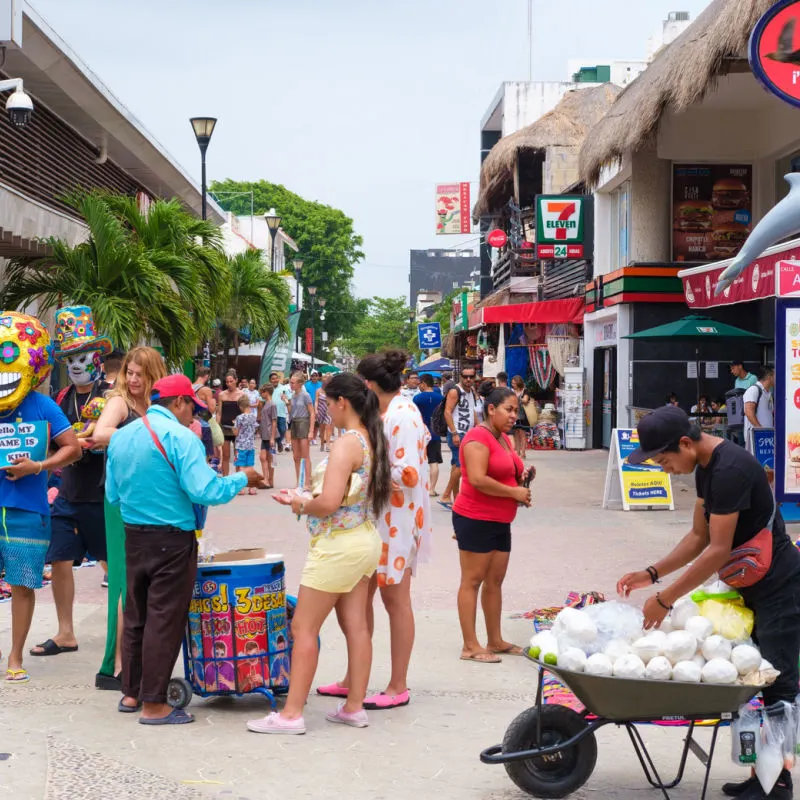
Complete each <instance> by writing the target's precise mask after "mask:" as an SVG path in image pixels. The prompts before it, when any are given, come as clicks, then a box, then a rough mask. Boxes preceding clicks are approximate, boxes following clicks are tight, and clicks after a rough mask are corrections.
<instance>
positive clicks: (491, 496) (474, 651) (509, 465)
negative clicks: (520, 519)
mask: <svg viewBox="0 0 800 800" xmlns="http://www.w3.org/2000/svg"><path fill="white" fill-rule="evenodd" d="M481 395H483V397H484V409H485V411H484V420H483V422H482V423H481V424H480V425H478V426H477V427H475V428H473V429H472V430H471V431H470V432H469V433H468V434H467V435H466V436H465V437H464V438H463V440H462V442H461V466H462V473H461V491H460V492H459V493H458V497H457V499H456V502H455V504H454V506H453V529H454V530H455V534H456V539H457V540H458V549H459V557H460V560H461V585H460V586H459V589H458V617H459V620H460V622H461V632H462V635H463V637H464V646H463V649H462V651H461V658H462V660H464V661H477V662H480V663H488V664H494V663H497V662H499V661H501V660H502V659H501V658H500V654H501V653H506V654H508V655H521V654H522V650H521V648H519V647H517V646H516V645H514V644H511V643H510V642H507V641H506V640H505V639H503V636H502V633H501V630H500V615H501V611H502V607H503V595H502V587H503V579H504V578H505V576H506V570H507V569H508V559H509V556H510V553H511V523H512V522H513V520H514V518H515V517H516V515H517V508H518V506H519V504H520V503H522V504H523V505H525V506H530V504H531V490H530V489H529V488H528V484H529V483H530V481H531V480H532V479H533V477H534V476H535V475H536V469H535V467H533V466H530V467H528V468H527V469H526V468H525V464H524V463H523V461H522V459H520V457H519V456H518V455H517V454H516V452H515V450H514V444H513V442H512V441H511V439H510V438H509V437H508V435H507V434H508V432H509V431H510V430H511V429H512V428H513V426H514V423H515V422H516V421H517V415H518V414H519V413H520V411H519V403H518V401H517V397H516V395H515V394H514V392H513V391H512V390H511V389H509V388H508V387H499V388H497V389H495V388H493V387H492V385H491V384H489V383H486V384H484V385H483V386H481ZM479 590H481V593H482V596H481V604H482V606H483V613H484V617H485V620H486V632H487V636H488V643H487V646H486V647H482V646H481V645H480V643H479V642H478V637H477V634H476V632H475V616H476V614H477V609H478V591H479Z"/></svg>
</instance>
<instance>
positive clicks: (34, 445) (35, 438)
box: [0, 421, 50, 469]
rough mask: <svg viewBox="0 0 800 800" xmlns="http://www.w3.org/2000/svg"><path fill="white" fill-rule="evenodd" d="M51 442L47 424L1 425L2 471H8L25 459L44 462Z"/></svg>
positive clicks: (0, 456) (22, 423)
mask: <svg viewBox="0 0 800 800" xmlns="http://www.w3.org/2000/svg"><path fill="white" fill-rule="evenodd" d="M49 442H50V425H49V423H47V422H44V421H41V422H4V423H2V424H0V469H8V467H12V466H14V464H15V463H16V462H17V461H19V460H20V459H23V458H29V459H30V460H31V461H44V460H45V459H46V458H47V447H48V444H49Z"/></svg>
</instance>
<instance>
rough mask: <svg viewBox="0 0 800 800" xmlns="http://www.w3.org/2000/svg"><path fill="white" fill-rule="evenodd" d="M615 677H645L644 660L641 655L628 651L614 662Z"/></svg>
mask: <svg viewBox="0 0 800 800" xmlns="http://www.w3.org/2000/svg"><path fill="white" fill-rule="evenodd" d="M614 677H615V678H632V679H641V678H644V662H643V661H642V659H641V658H639V656H637V655H634V654H633V653H628V655H626V656H622V657H621V658H618V659H617V660H616V661H615V662H614Z"/></svg>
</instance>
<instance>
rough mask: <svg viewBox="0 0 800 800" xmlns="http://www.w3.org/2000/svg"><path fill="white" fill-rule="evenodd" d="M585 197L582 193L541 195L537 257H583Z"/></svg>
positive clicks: (537, 209) (538, 208) (538, 207)
mask: <svg viewBox="0 0 800 800" xmlns="http://www.w3.org/2000/svg"><path fill="white" fill-rule="evenodd" d="M584 199H585V198H583V197H582V196H581V195H560V196H555V195H544V194H541V195H537V197H536V257H537V258H554V259H556V258H557V259H561V258H583V221H584V209H585V203H584Z"/></svg>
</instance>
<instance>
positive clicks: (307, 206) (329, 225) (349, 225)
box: [211, 179, 364, 351]
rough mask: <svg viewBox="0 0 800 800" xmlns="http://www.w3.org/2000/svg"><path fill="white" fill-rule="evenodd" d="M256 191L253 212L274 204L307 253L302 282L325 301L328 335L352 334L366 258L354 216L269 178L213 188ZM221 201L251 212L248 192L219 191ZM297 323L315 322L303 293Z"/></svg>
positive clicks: (227, 182)
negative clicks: (356, 283)
mask: <svg viewBox="0 0 800 800" xmlns="http://www.w3.org/2000/svg"><path fill="white" fill-rule="evenodd" d="M251 190H252V191H253V208H254V213H255V214H265V213H266V212H267V211H269V210H270V209H271V208H274V209H275V210H276V211H277V212H278V214H279V215H280V217H281V227H282V228H283V230H284V231H285V232H286V233H287V234H289V236H291V237H292V239H294V241H295V242H296V243H297V245H298V247H299V248H300V252H299V253H298V255H297V257H298V258H302V259H303V262H304V264H303V272H302V278H301V282H302V284H303V286H304V287H307V286H316V287H317V297H318V298H320V297H323V298H325V301H326V306H325V323H324V330H326V331H327V332H328V341H329V342H334V341H336V340H337V339H339V338H341V337H343V336H347V335H349V334H350V333H351V332H352V331H353V329H354V326H355V324H356V322H357V320H358V318H359V316H360V315H359V314H358V313H357V312H358V305H357V301H356V299H355V298H354V297H353V287H352V280H353V273H354V268H355V264H356V263H357V262H358V261H360V260H361V259H362V258H364V254H363V252H362V251H361V247H362V245H363V240H362V238H361V237H360V236H358V235H357V234H356V233H355V232H354V230H353V220H352V219H350V217H348V216H346V215H345V214H344V213H343V212H342V211H339V210H338V209H336V208H332V207H331V206H326V205H323V204H322V203H316V202H312V201H309V200H304V199H303V198H302V197H300V196H299V195H297V194H295V193H294V192H291V191H289V190H288V189H287V188H286V187H285V186H280V185H278V184H274V183H269V182H268V181H264V180H262V181H255V182H249V181H234V180H230V179H229V180H224V181H214V182H213V183H212V184H211V192H212V194H213V193H214V192H220V193H221V192H247V193H249V192H250V191H251ZM219 203H220V205H221V206H223V207H224V208H225V209H227V210H229V211H233V212H234V213H235V214H239V215H241V214H249V213H250V198H249V197H247V196H246V195H240V196H238V197H232V196H230V195H225V194H220V196H219ZM303 307H304V310H303V313H302V314H301V317H300V324H299V329H300V330H303V329H304V328H306V327H311V303H310V300H309V297H308V294H307V293H306V294H305V297H304V302H303ZM315 328H316V332H317V336H316V338H317V349H318V351H319V350H320V348H321V332H322V330H323V327H322V325H321V324H320V321H319V307H317V319H316V326H315Z"/></svg>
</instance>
